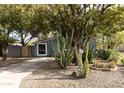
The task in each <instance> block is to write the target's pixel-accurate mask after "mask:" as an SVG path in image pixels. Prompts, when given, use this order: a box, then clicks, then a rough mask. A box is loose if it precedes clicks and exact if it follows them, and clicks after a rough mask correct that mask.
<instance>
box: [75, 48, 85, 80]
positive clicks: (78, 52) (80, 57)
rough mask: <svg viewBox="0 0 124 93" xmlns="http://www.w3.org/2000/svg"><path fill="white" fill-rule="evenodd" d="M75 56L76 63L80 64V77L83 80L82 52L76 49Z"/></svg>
mask: <svg viewBox="0 0 124 93" xmlns="http://www.w3.org/2000/svg"><path fill="white" fill-rule="evenodd" d="M75 55H76V62H77V63H78V66H79V75H80V76H79V77H80V78H83V73H84V71H83V62H82V51H81V50H80V49H79V48H77V47H76V48H75Z"/></svg>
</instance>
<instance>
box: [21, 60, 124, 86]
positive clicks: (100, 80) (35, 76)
mask: <svg viewBox="0 0 124 93" xmlns="http://www.w3.org/2000/svg"><path fill="white" fill-rule="evenodd" d="M77 69H78V67H76V66H70V67H69V68H68V69H59V68H58V66H57V65H56V64H55V63H54V62H45V63H44V66H43V67H41V68H39V69H38V70H36V71H34V72H33V73H32V74H31V75H29V76H27V77H25V78H24V79H23V81H22V82H21V84H20V87H26V88H118V87H119V88H122V87H124V67H119V70H118V71H115V72H103V71H96V70H91V72H90V76H89V78H85V79H76V78H74V77H72V76H71V73H72V72H73V71H75V70H77Z"/></svg>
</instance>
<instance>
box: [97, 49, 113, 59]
mask: <svg viewBox="0 0 124 93" xmlns="http://www.w3.org/2000/svg"><path fill="white" fill-rule="evenodd" d="M111 53H112V50H111V49H100V50H98V54H97V56H98V57H100V58H102V59H103V60H108V58H109V57H110V55H111Z"/></svg>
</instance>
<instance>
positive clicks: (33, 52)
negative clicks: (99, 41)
mask: <svg viewBox="0 0 124 93" xmlns="http://www.w3.org/2000/svg"><path fill="white" fill-rule="evenodd" d="M32 42H33V44H30V46H27V47H21V46H17V45H11V46H9V47H8V56H9V57H51V56H53V51H54V54H55V55H57V54H58V51H57V40H56V39H55V38H53V37H51V38H48V39H45V40H38V39H34V40H32ZM90 47H92V48H93V49H95V48H96V42H95V40H94V39H92V40H90ZM52 49H53V51H52Z"/></svg>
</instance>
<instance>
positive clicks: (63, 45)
mask: <svg viewBox="0 0 124 93" xmlns="http://www.w3.org/2000/svg"><path fill="white" fill-rule="evenodd" d="M73 35H74V31H72V33H71V36H70V37H69V36H68V35H67V34H66V36H65V37H64V36H62V35H61V36H58V35H57V36H56V39H57V50H58V55H55V53H54V50H53V49H52V50H53V55H54V57H55V60H56V62H57V63H58V65H59V66H60V67H61V68H62V69H65V68H66V67H67V66H68V65H69V64H70V63H71V62H72V60H73V53H74V47H72V40H73Z"/></svg>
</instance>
